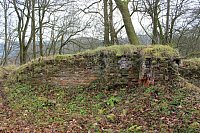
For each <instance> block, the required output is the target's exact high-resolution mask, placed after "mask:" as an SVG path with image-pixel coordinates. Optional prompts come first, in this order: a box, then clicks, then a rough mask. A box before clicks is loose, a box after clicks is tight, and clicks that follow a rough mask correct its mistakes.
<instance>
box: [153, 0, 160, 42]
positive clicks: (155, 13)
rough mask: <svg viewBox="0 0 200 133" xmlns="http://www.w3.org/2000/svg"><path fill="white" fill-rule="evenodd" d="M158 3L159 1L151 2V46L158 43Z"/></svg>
mask: <svg viewBox="0 0 200 133" xmlns="http://www.w3.org/2000/svg"><path fill="white" fill-rule="evenodd" d="M158 3H159V0H155V1H153V39H152V44H156V43H159V40H158V29H157V28H158V21H159V20H158Z"/></svg>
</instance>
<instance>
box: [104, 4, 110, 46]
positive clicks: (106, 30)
mask: <svg viewBox="0 0 200 133" xmlns="http://www.w3.org/2000/svg"><path fill="white" fill-rule="evenodd" d="M103 2H104V44H105V45H109V21H108V18H109V17H108V0H104V1H103Z"/></svg>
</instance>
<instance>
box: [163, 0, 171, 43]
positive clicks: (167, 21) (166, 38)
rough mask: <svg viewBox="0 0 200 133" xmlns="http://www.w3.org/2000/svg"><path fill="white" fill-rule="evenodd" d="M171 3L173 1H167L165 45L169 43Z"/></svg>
mask: <svg viewBox="0 0 200 133" xmlns="http://www.w3.org/2000/svg"><path fill="white" fill-rule="evenodd" d="M170 1H171V0H167V13H166V29H165V41H164V43H169V13H170Z"/></svg>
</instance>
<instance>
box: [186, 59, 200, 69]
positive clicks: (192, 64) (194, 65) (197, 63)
mask: <svg viewBox="0 0 200 133" xmlns="http://www.w3.org/2000/svg"><path fill="white" fill-rule="evenodd" d="M183 64H184V66H187V67H189V68H191V69H200V58H191V59H186V60H183Z"/></svg>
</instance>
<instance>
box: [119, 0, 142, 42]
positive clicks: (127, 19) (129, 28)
mask: <svg viewBox="0 0 200 133" xmlns="http://www.w3.org/2000/svg"><path fill="white" fill-rule="evenodd" d="M115 3H116V4H117V7H118V8H119V10H120V13H121V14H122V18H123V21H124V26H125V29H126V33H127V36H128V39H129V42H130V43H131V44H133V45H139V44H140V42H139V40H138V37H137V35H136V33H135V29H134V27H133V23H132V21H131V16H130V13H129V9H128V0H126V1H122V0H115Z"/></svg>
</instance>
